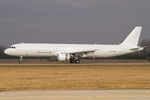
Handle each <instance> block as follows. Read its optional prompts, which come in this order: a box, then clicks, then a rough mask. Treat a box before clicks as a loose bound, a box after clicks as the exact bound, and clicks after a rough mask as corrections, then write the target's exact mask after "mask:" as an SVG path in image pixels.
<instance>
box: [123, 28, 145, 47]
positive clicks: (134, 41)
mask: <svg viewBox="0 0 150 100" xmlns="http://www.w3.org/2000/svg"><path fill="white" fill-rule="evenodd" d="M141 31H142V27H141V26H137V27H135V28H134V30H133V31H132V32H131V33H130V34H129V35H128V37H127V38H126V39H125V40H124V41H123V42H122V43H121V45H132V46H137V45H138V42H139V38H140V34H141Z"/></svg>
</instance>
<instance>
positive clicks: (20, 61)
mask: <svg viewBox="0 0 150 100" xmlns="http://www.w3.org/2000/svg"><path fill="white" fill-rule="evenodd" d="M22 61H23V56H20V59H19V64H22Z"/></svg>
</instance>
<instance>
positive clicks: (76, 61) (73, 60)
mask: <svg viewBox="0 0 150 100" xmlns="http://www.w3.org/2000/svg"><path fill="white" fill-rule="evenodd" d="M70 63H76V64H79V63H80V60H79V59H70Z"/></svg>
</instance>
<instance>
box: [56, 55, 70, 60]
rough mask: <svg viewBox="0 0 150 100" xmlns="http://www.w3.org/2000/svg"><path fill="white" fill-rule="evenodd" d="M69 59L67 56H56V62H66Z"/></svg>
mask: <svg viewBox="0 0 150 100" xmlns="http://www.w3.org/2000/svg"><path fill="white" fill-rule="evenodd" d="M69 59H70V55H69V54H58V55H57V60H58V61H67V60H69Z"/></svg>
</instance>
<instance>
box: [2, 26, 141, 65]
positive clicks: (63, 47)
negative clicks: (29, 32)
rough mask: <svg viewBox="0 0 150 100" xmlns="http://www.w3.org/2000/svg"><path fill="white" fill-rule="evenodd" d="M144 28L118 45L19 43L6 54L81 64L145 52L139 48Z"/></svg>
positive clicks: (136, 29) (137, 30)
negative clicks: (91, 59)
mask: <svg viewBox="0 0 150 100" xmlns="http://www.w3.org/2000/svg"><path fill="white" fill-rule="evenodd" d="M141 30H142V27H141V26H137V27H135V29H134V30H133V31H132V32H131V33H130V34H129V36H128V37H127V38H126V39H125V40H124V41H123V42H122V43H121V44H118V45H98V44H48V43H18V44H14V45H11V46H10V47H9V48H7V49H6V50H5V51H4V53H5V54H7V55H10V56H18V57H20V60H19V63H22V58H23V57H51V56H56V57H57V60H58V61H70V63H80V58H84V57H95V58H96V57H98V58H108V57H115V56H120V55H125V54H129V53H134V52H138V51H141V50H143V47H141V46H138V42H139V37H140V34H141Z"/></svg>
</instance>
